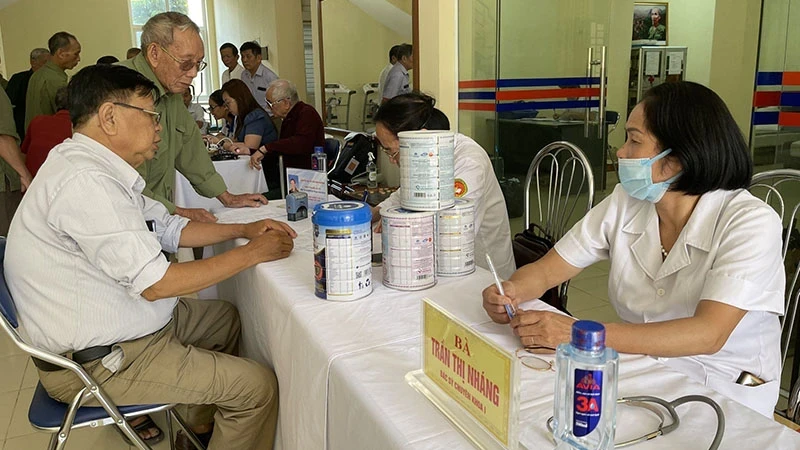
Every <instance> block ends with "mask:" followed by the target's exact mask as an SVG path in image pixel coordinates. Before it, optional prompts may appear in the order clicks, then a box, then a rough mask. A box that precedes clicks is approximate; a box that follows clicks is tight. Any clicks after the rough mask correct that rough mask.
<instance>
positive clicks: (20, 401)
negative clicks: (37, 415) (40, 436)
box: [6, 388, 40, 440]
mask: <svg viewBox="0 0 800 450" xmlns="http://www.w3.org/2000/svg"><path fill="white" fill-rule="evenodd" d="M33 391H34V389H33V388H29V389H21V390H20V391H19V396H18V397H17V403H16V405H14V410H13V412H12V415H11V423H10V424H9V426H8V433H6V440H8V439H10V438H14V437H18V436H25V435H26V434H33V433H40V432H39V431H36V429H34V428H33V427H32V426H31V424H30V422H28V408H29V407H30V406H31V399H32V398H33Z"/></svg>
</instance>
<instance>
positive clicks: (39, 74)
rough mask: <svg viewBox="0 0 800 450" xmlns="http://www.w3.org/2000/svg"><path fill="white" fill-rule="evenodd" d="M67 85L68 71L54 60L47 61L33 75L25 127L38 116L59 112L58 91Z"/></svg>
mask: <svg viewBox="0 0 800 450" xmlns="http://www.w3.org/2000/svg"><path fill="white" fill-rule="evenodd" d="M66 85H67V72H64V69H62V68H61V67H58V66H57V65H56V64H55V63H54V62H53V61H47V63H46V64H45V65H44V66H42V68H41V69H39V70H37V71H36V72H34V73H33V75H31V81H30V82H29V83H28V92H27V94H26V96H25V129H26V130H27V129H28V125H29V124H30V123H31V120H33V118H34V117H36V116H41V115H50V114H55V113H56V112H57V108H56V91H58V89H59V88H61V87H63V86H66Z"/></svg>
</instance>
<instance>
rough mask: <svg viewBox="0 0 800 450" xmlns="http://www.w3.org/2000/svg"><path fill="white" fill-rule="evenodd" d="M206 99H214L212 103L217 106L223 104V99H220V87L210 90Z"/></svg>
mask: <svg viewBox="0 0 800 450" xmlns="http://www.w3.org/2000/svg"><path fill="white" fill-rule="evenodd" d="M208 99H209V100H214V103H216V104H217V105H218V106H222V105H224V104H225V100H223V99H222V89H217V90H216V91H214V92H212V93H211V94H210V95H209V96H208Z"/></svg>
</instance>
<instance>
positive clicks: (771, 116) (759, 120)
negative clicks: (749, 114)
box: [753, 111, 778, 125]
mask: <svg viewBox="0 0 800 450" xmlns="http://www.w3.org/2000/svg"><path fill="white" fill-rule="evenodd" d="M777 123H778V111H760V112H759V111H756V112H754V113H753V125H774V124H777Z"/></svg>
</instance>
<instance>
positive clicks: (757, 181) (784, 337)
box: [750, 169, 800, 422]
mask: <svg viewBox="0 0 800 450" xmlns="http://www.w3.org/2000/svg"><path fill="white" fill-rule="evenodd" d="M750 192H751V193H752V194H753V195H755V196H757V197H759V198H761V199H762V200H764V201H765V202H766V203H767V204H769V205H770V206H772V207H773V208H774V209H775V211H776V212H777V213H778V215H779V216H780V218H781V222H782V223H783V225H784V226H785V229H784V231H783V236H782V238H783V249H782V256H783V263H784V266H785V269H786V301H785V304H784V311H785V314H784V316H783V317H782V318H781V369H782V370H785V369H786V367H785V366H786V356H787V355H788V353H789V344H790V342H791V337H792V332H793V331H794V326H795V322H796V321H797V306H798V301H799V299H800V289H798V288H800V286H798V283H797V281H798V275H800V258H795V256H800V255H798V254H797V253H794V251H795V250H796V251H797V252H800V234H796V233H795V235H794V236H793V233H792V231H794V230H795V224H796V222H797V218H798V212H799V211H800V201H797V200H795V202H796V203H795V204H794V205H791V204H787V203H788V199H787V194H789V193H791V194H793V195H797V193H800V170H795V169H777V170H768V171H766V172H761V173H757V174H755V175H753V179H752V181H751V182H750ZM787 256H788V258H787ZM797 345H798V342H797V341H795V358H794V363H793V364H792V376H791V385H790V386H791V389H790V392H789V393H788V394H784V392H781V395H782V396H784V397H788V398H789V407H788V409H787V411H786V413H784V412H783V411H776V412H777V413H778V414H781V415H784V416H785V417H787V418H788V419H789V420H792V421H794V422H800V382H798V379H797V378H798V377H797V375H798V373H797V372H798V370H797V367H798V356H800V354H798V353H797Z"/></svg>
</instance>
